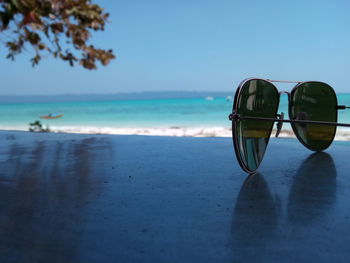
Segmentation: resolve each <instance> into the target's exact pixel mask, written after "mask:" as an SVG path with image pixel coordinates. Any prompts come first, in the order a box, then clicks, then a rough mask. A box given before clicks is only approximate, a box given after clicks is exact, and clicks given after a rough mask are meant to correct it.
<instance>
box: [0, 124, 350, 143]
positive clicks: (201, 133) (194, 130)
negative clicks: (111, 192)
mask: <svg viewBox="0 0 350 263" xmlns="http://www.w3.org/2000/svg"><path fill="white" fill-rule="evenodd" d="M49 128H50V132H51V133H66V134H70V133H71V134H114V135H146V136H147V135H148V136H170V137H172V136H173V137H223V138H227V137H232V130H231V128H227V127H177V126H175V127H155V128H112V127H71V126H62V127H54V126H53V127H49ZM0 131H4V132H12V131H14V132H17V131H26V132H28V130H27V129H16V128H3V127H1V128H0ZM275 133H276V129H273V131H272V133H271V137H275ZM279 137H281V138H296V137H295V135H294V133H293V131H292V130H291V129H283V130H282V131H281V132H280V135H279ZM334 140H336V141H350V130H349V129H338V130H337V133H336V136H335V138H334Z"/></svg>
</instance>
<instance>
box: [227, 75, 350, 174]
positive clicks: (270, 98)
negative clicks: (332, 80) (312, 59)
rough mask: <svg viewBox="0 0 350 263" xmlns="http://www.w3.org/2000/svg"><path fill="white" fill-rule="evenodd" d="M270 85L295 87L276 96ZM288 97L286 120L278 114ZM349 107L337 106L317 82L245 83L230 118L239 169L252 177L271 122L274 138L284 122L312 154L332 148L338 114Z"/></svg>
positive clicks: (328, 88)
mask: <svg viewBox="0 0 350 263" xmlns="http://www.w3.org/2000/svg"><path fill="white" fill-rule="evenodd" d="M272 82H284V83H297V84H296V86H295V87H294V88H293V90H292V92H291V93H288V92H278V90H277V88H276V87H275V86H274V85H273V84H272ZM282 93H286V94H288V101H289V107H288V112H289V120H285V119H283V117H284V114H283V112H282V113H281V114H277V110H278V105H279V101H280V95H281V94H282ZM349 108H350V107H347V106H344V105H338V102H337V96H336V94H335V92H334V90H333V89H332V87H331V86H329V85H328V84H326V83H323V82H318V81H305V82H301V81H282V80H269V79H258V78H251V79H245V80H243V81H242V82H241V84H240V85H239V86H238V89H237V91H236V95H235V99H234V103H233V110H232V114H230V115H229V119H230V120H231V121H232V138H233V145H234V148H235V152H236V157H237V160H238V162H239V164H240V166H241V167H242V169H243V170H244V171H246V172H248V173H254V172H255V171H256V170H257V169H258V167H259V165H260V163H261V161H262V159H263V157H264V153H265V150H266V147H267V144H268V142H269V139H270V135H271V132H272V128H273V124H274V122H277V132H276V137H277V136H278V134H279V132H280V131H281V129H282V124H283V122H289V123H290V124H291V126H292V129H293V131H294V133H295V135H296V137H297V138H298V139H299V141H300V142H301V143H302V144H303V145H304V146H305V147H307V148H308V149H310V150H312V151H323V150H325V149H326V148H327V147H328V146H329V145H331V143H332V141H333V139H334V136H335V132H336V128H337V127H336V126H345V127H350V124H344V123H337V119H338V110H345V109H349Z"/></svg>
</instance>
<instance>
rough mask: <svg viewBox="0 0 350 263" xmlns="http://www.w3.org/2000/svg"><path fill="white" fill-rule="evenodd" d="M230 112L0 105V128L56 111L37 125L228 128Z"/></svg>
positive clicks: (189, 105) (180, 102)
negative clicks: (58, 115)
mask: <svg viewBox="0 0 350 263" xmlns="http://www.w3.org/2000/svg"><path fill="white" fill-rule="evenodd" d="M338 101H339V104H346V105H350V94H340V95H338ZM287 105H288V104H287V97H286V96H283V97H282V98H281V103H280V109H279V112H281V111H283V112H284V113H285V114H287V113H288V110H287ZM231 110H232V101H227V100H226V99H225V98H215V99H214V100H206V99H205V98H196V99H161V100H129V101H93V102H55V103H20V104H0V129H20V130H27V129H28V123H29V122H33V121H35V120H39V116H41V115H46V114H49V113H56V112H62V113H64V116H63V117H62V118H60V119H54V120H41V119H40V120H41V122H42V123H43V124H45V125H49V126H54V127H110V128H140V127H142V128H167V127H227V128H229V127H230V126H231V125H230V122H229V121H228V119H227V116H228V114H229V113H230V112H231ZM339 122H347V123H350V110H347V111H339ZM285 128H288V127H285Z"/></svg>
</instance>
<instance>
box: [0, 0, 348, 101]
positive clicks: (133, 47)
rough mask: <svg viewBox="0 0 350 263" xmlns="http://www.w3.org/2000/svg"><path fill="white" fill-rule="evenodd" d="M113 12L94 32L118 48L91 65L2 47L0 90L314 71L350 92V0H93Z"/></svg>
mask: <svg viewBox="0 0 350 263" xmlns="http://www.w3.org/2000/svg"><path fill="white" fill-rule="evenodd" d="M95 2H96V3H100V4H101V5H102V6H103V7H104V8H105V9H106V10H107V11H108V12H110V14H111V17H110V23H109V24H108V25H107V28H106V31H105V32H102V33H98V34H95V35H93V38H92V41H93V42H94V43H95V44H96V46H97V45H99V46H101V47H105V48H112V49H113V50H114V52H115V53H116V55H117V59H116V60H114V61H113V62H112V63H111V64H110V65H109V66H108V67H102V66H101V67H99V69H98V70H97V71H87V70H84V69H82V68H80V67H74V68H71V67H69V66H68V65H67V64H65V63H63V62H61V61H59V60H54V59H50V58H47V59H45V60H43V61H42V62H41V64H40V65H39V66H38V67H36V68H32V67H31V64H30V62H29V61H28V59H29V55H30V54H24V55H22V56H19V57H18V58H17V59H16V61H15V62H11V61H9V60H6V59H5V55H6V50H5V48H4V47H3V46H1V48H0V56H1V57H2V59H1V60H0V68H1V87H0V94H2V95H4V94H15V95H19V94H23V95H28V94H31V95H33V94H65V93H114V92H135V91H166V90H190V91H231V90H232V92H234V90H235V89H236V87H237V85H238V84H239V82H240V81H241V80H242V79H244V78H246V77H261V78H272V79H287V80H320V81H324V82H327V83H329V84H330V85H331V86H333V87H334V89H335V90H336V91H337V92H350V84H348V83H349V81H348V78H349V69H350V16H349V11H350V1H347V0H333V1H330V0H327V1H323V0H318V1H313V0H309V1H306V0H304V1H299V0H294V1H272V0H271V1H269V0H266V1H258V0H244V1H243V0H242V1H233V0H232V1H219V0H217V1H205V0H202V1H199V0H198V1H193V0H187V1H185V0H177V1H168V0H163V1H152V0H149V1H144V0H143V1H141V0H139V1H136V0H128V1H110V0H109V1H107V0H103V1H95Z"/></svg>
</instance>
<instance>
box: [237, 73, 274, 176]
mask: <svg viewBox="0 0 350 263" xmlns="http://www.w3.org/2000/svg"><path fill="white" fill-rule="evenodd" d="M237 92H238V93H237V96H236V99H235V105H234V110H235V112H236V113H237V114H239V115H240V116H242V117H265V118H275V117H276V113H277V109H278V103H279V94H278V91H277V89H276V88H275V86H274V85H272V84H271V83H270V82H267V81H265V80H261V79H253V80H248V81H246V82H245V83H244V84H243V86H242V87H241V89H240V90H238V91H237ZM232 125H233V127H232V130H233V132H234V137H235V140H236V141H235V150H236V154H237V158H238V161H239V163H240V165H241V166H242V168H243V169H244V170H247V171H248V172H253V171H255V170H256V169H257V168H258V166H259V164H260V163H261V161H262V159H263V157H264V153H265V150H266V147H267V144H268V141H269V138H270V134H271V130H272V127H273V121H259V120H242V119H241V120H237V121H234V122H232Z"/></svg>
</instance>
